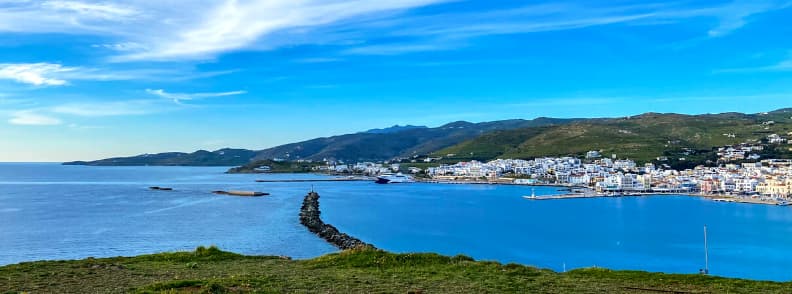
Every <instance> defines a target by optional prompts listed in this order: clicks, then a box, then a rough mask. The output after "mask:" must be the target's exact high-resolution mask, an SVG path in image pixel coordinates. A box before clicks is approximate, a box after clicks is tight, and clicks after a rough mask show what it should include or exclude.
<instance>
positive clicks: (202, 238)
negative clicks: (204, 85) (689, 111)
mask: <svg viewBox="0 0 792 294" xmlns="http://www.w3.org/2000/svg"><path fill="white" fill-rule="evenodd" d="M225 170H226V168H216V167H209V168H208V167H83V166H60V165H57V164H16V163H15V164H10V163H8V164H0V264H10V263H16V262H22V261H32V260H42V259H75V258H84V257H88V256H95V257H105V256H118V255H124V256H127V255H137V254H145V253H154V252H162V251H173V250H188V249H192V248H194V247H196V246H199V245H211V244H214V245H217V246H219V247H221V248H222V249H224V250H230V251H234V252H239V253H244V254H261V255H289V256H293V257H297V258H309V257H314V256H318V255H322V254H326V253H330V252H334V251H335V249H334V248H333V247H332V246H330V245H328V244H326V243H325V242H324V241H323V240H321V239H319V238H318V237H316V236H314V235H312V234H311V233H309V232H308V231H307V230H306V229H305V228H303V227H302V226H301V225H300V224H299V220H298V213H299V207H300V204H301V201H302V197H303V195H304V194H305V193H306V192H307V191H308V190H310V189H311V188H312V186H313V188H314V189H316V190H317V191H318V192H319V193H320V195H321V199H320V202H321V207H322V213H323V218H324V220H325V221H326V222H328V223H331V224H333V225H335V226H336V227H338V228H339V229H340V230H342V231H344V232H346V233H349V234H350V235H353V236H356V237H358V238H360V239H363V240H364V241H366V242H370V243H373V244H375V245H376V246H378V247H379V248H383V249H386V250H390V251H395V252H417V251H427V252H438V253H442V254H447V255H453V254H466V255H470V256H473V257H475V258H476V259H487V260H498V261H501V262H517V263H523V264H529V265H535V266H538V267H544V268H551V269H554V270H562V269H564V268H566V269H572V268H579V267H589V266H599V267H608V268H614V269H639V270H648V271H664V272H675V273H696V272H698V269H700V268H702V267H703V266H704V249H703V233H702V227H703V225H705V224H706V225H707V226H708V229H709V244H710V271H711V273H713V274H715V275H722V276H731V277H744V278H752V279H769V280H783V281H786V280H792V272H790V271H788V269H789V268H790V266H792V250H789V248H792V207H777V206H766V205H749V204H735V203H722V202H713V201H710V200H707V199H702V198H694V197H685V196H674V197H668V196H655V197H623V198H597V199H567V200H549V201H531V200H526V199H523V198H522V197H521V196H522V195H527V194H530V193H531V188H530V187H522V186H498V185H447V184H401V185H376V184H374V183H371V182H315V183H255V182H254V180H255V179H263V178H266V179H293V178H299V179H310V178H322V177H323V176H319V175H309V174H299V175H228V174H224V173H223V172H224V171H225ZM152 185H159V186H168V187H173V188H174V189H176V191H173V192H165V191H150V190H148V189H147V187H148V186H152ZM222 189H226V190H230V189H242V190H257V191H265V192H269V193H272V196H269V197H261V198H245V197H228V196H217V195H213V194H211V193H209V191H212V190H222ZM553 193H558V192H557V191H556V188H551V187H537V188H536V194H537V195H545V194H553Z"/></svg>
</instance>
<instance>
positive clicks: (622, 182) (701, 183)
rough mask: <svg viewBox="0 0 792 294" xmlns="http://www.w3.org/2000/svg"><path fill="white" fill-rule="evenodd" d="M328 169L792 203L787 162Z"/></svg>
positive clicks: (536, 162) (791, 165)
mask: <svg viewBox="0 0 792 294" xmlns="http://www.w3.org/2000/svg"><path fill="white" fill-rule="evenodd" d="M750 148H751V147H746V148H745V149H746V150H749V149H750ZM741 151H742V150H731V149H724V150H721V154H722V156H734V155H735V154H739V153H740V152H741ZM746 157H747V156H746ZM404 165H405V166H409V164H404ZM324 168H330V169H333V171H335V172H347V171H354V172H358V173H364V174H368V175H379V174H386V173H393V172H396V171H399V170H405V171H408V172H409V173H412V174H424V175H425V176H426V179H424V180H425V181H434V182H444V183H471V182H475V183H501V184H517V185H520V184H522V185H557V186H571V187H577V188H585V190H586V191H587V192H588V193H592V194H593V195H614V194H618V195H640V194H662V193H678V194H697V195H704V196H711V197H716V196H729V197H726V198H723V199H720V200H723V201H732V200H733V199H735V198H736V199H743V200H747V201H742V202H755V203H770V204H781V205H786V204H787V201H789V200H792V160H787V159H764V160H760V161H757V162H752V163H739V164H737V163H734V164H724V165H721V166H719V167H705V166H698V167H696V168H693V169H686V170H681V171H680V170H675V169H671V168H669V167H668V166H656V165H655V164H652V163H646V164H643V165H638V164H637V163H636V162H635V161H633V160H630V159H614V158H602V157H601V155H600V154H599V152H598V151H590V152H588V153H587V155H586V159H585V160H584V159H580V158H575V157H543V158H536V159H533V160H522V159H497V160H492V161H489V162H479V161H475V160H473V161H467V162H459V163H456V164H444V165H440V166H437V167H429V168H426V169H425V170H422V169H420V168H415V167H407V168H406V169H403V168H402V166H400V165H399V164H391V165H388V164H382V163H357V164H352V165H335V166H334V167H324Z"/></svg>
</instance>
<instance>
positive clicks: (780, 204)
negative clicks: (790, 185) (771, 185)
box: [776, 201, 790, 206]
mask: <svg viewBox="0 0 792 294" xmlns="http://www.w3.org/2000/svg"><path fill="white" fill-rule="evenodd" d="M789 204H790V203H789V202H786V201H778V202H777V203H776V205H778V206H789Z"/></svg>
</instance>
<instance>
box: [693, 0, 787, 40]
mask: <svg viewBox="0 0 792 294" xmlns="http://www.w3.org/2000/svg"><path fill="white" fill-rule="evenodd" d="M790 6H792V2H790V1H762V0H748V1H746V0H737V1H734V2H732V3H730V4H728V5H726V6H723V7H720V8H719V9H715V10H714V11H712V13H713V15H715V16H716V17H717V18H718V21H719V23H718V26H717V27H715V28H712V29H711V30H709V32H707V34H708V35H709V36H710V37H721V36H724V35H727V34H729V33H731V32H733V31H735V30H737V29H740V28H742V27H744V26H745V25H746V24H748V22H749V18H750V17H751V16H754V15H756V14H761V13H765V12H768V11H774V10H779V9H784V8H788V7H790Z"/></svg>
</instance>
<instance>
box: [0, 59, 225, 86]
mask: <svg viewBox="0 0 792 294" xmlns="http://www.w3.org/2000/svg"><path fill="white" fill-rule="evenodd" d="M233 72H234V71H233V70H227V71H206V72H197V71H195V69H192V68H168V69H156V68H133V69H105V68H90V67H73V66H64V65H61V64H57V63H46V62H40V63H0V79H7V80H13V81H16V82H19V83H24V84H30V85H35V86H64V85H68V84H69V83H70V81H74V80H81V81H126V80H155V81H180V80H191V79H200V78H207V77H214V76H218V75H225V74H230V73H233Z"/></svg>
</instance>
